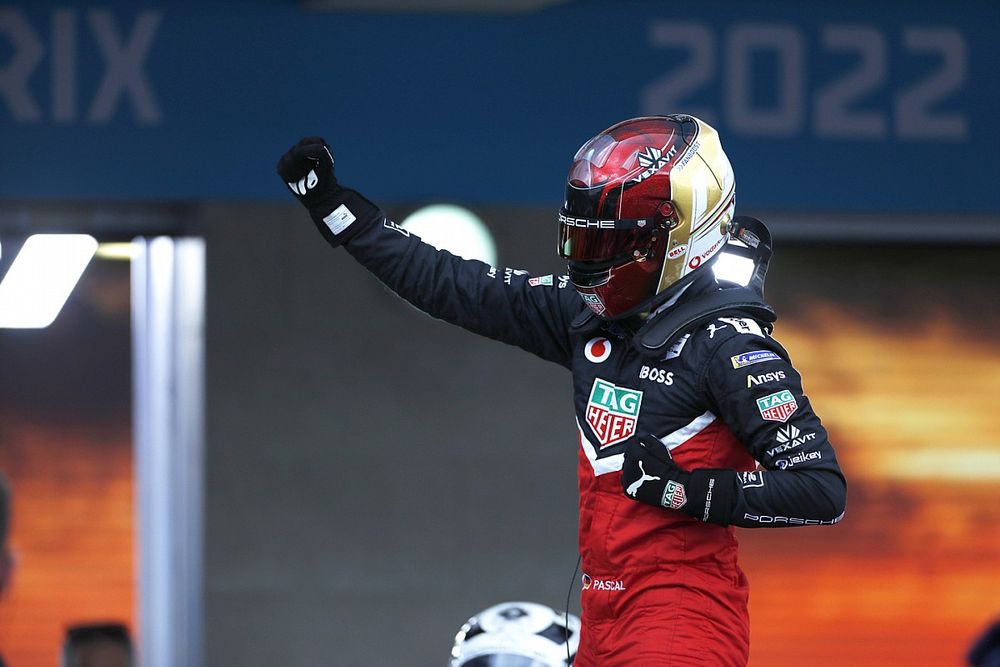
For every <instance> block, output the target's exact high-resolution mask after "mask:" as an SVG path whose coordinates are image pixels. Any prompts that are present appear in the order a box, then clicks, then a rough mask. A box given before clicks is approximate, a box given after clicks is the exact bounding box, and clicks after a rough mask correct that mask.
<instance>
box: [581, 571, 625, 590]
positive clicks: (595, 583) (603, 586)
mask: <svg viewBox="0 0 1000 667" xmlns="http://www.w3.org/2000/svg"><path fill="white" fill-rule="evenodd" d="M580 583H581V586H582V587H583V590H585V591H589V590H595V591H623V590H625V582H624V581H622V580H621V579H594V578H593V577H592V576H590V575H589V574H587V573H586V572H584V573H583V576H582V577H580Z"/></svg>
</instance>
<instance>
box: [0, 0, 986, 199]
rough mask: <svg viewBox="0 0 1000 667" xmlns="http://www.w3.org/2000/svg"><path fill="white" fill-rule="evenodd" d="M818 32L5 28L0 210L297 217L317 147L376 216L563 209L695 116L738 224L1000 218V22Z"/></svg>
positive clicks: (755, 8) (743, 9)
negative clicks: (114, 202) (147, 209)
mask: <svg viewBox="0 0 1000 667" xmlns="http://www.w3.org/2000/svg"><path fill="white" fill-rule="evenodd" d="M805 7H806V5H805V4H804V3H801V2H793V1H780V2H778V1H775V2H754V3H746V2H741V3H735V2H711V1H703V2H699V3H659V2H576V3H572V2H571V3H567V4H565V5H558V6H555V7H552V8H550V9H546V10H543V11H539V12H535V13H527V14H514V15H482V14H402V15H400V14H382V13H370V14H360V13H340V12H310V11H306V10H303V9H302V8H300V7H299V6H298V5H297V4H295V3H291V2H288V3H279V2H254V3H249V2H247V3H235V2H234V3H222V2H199V3H164V4H133V3H125V2H115V1H112V2H105V3H99V2H98V3H73V4H59V3H46V2H31V3H14V4H0V197H4V198H60V199H88V200H89V199H119V200H191V199H223V200H225V199H280V198H286V197H288V193H287V192H286V191H285V190H284V189H283V188H282V187H281V184H280V182H279V181H278V179H277V178H276V176H275V175H274V163H275V162H276V159H277V157H278V156H279V155H280V154H281V153H282V152H283V151H284V150H285V149H286V148H287V147H288V146H289V145H291V144H292V143H294V142H295V141H296V140H297V139H298V138H299V137H300V136H303V135H308V134H319V135H322V136H324V137H326V138H327V140H328V141H329V142H330V143H331V144H332V145H333V147H334V151H335V154H336V156H337V164H338V169H339V172H338V173H339V175H340V178H341V179H342V180H343V181H344V182H346V183H348V184H350V185H352V186H354V187H356V188H358V189H359V190H361V191H363V192H365V193H367V194H368V195H369V196H370V197H372V198H374V199H376V200H378V201H384V202H390V201H393V202H399V201H410V200H428V199H446V200H454V201H463V202H469V203H530V204H549V205H552V206H553V207H556V206H557V205H558V203H559V202H560V201H561V197H562V189H563V183H564V178H565V175H566V170H567V168H568V166H569V163H570V159H571V158H572V156H573V154H574V153H575V151H576V149H577V148H578V147H579V146H580V145H581V144H582V143H583V142H584V141H585V140H586V139H587V138H589V137H590V136H592V135H594V134H596V133H597V132H599V131H600V130H602V129H604V128H605V127H607V126H609V125H611V124H613V123H615V122H617V121H619V120H622V119H624V118H628V117H633V116H638V115H647V114H661V113H670V112H687V113H692V114H694V115H697V116H700V117H702V118H703V119H705V120H706V121H708V122H709V123H711V124H713V125H714V126H716V127H717V128H718V129H719V132H720V135H721V137H722V140H723V146H724V147H725V148H726V151H727V153H728V154H729V156H730V159H731V161H732V163H733V166H734V168H735V170H736V176H737V198H738V201H739V202H740V205H741V207H744V206H748V205H749V206H752V207H757V208H765V207H766V208H780V209H799V210H829V209H833V210H869V211H889V210H893V211H900V210H902V211H920V212H927V211H937V212H942V213H952V212H979V213H983V212H985V213H990V212H997V211H1000V188H997V187H996V186H995V184H994V180H995V179H996V175H997V174H998V173H1000V158H998V155H997V151H998V149H1000V123H998V121H997V118H998V115H1000V83H998V81H1000V77H997V76H996V75H995V72H994V71H993V70H994V68H995V63H997V62H1000V42H998V40H997V39H996V31H997V26H998V25H1000V4H998V3H993V2H986V1H985V0H984V1H981V2H979V1H975V2H974V1H971V0H957V1H956V2H952V3H940V2H928V1H924V0H916V1H914V2H902V1H900V2H894V3H878V4H876V3H872V2H861V1H855V0H851V1H845V2H837V3H809V5H808V11H805V9H804V8H805Z"/></svg>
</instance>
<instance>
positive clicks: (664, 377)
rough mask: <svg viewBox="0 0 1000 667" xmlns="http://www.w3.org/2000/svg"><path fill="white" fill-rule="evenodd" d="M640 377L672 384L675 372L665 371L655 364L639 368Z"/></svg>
mask: <svg viewBox="0 0 1000 667" xmlns="http://www.w3.org/2000/svg"><path fill="white" fill-rule="evenodd" d="M639 379H640V380H649V381H650V382H659V383H660V384H665V385H672V384H673V383H674V372H673V371H665V370H663V369H662V368H655V367H653V366H643V367H642V368H640V369H639Z"/></svg>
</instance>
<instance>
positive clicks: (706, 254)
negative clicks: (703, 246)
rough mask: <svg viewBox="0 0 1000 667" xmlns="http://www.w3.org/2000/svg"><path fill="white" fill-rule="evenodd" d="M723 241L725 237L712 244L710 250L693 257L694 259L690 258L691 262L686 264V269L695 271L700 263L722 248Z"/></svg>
mask: <svg viewBox="0 0 1000 667" xmlns="http://www.w3.org/2000/svg"><path fill="white" fill-rule="evenodd" d="M725 241H726V237H725V236H723V237H722V238H720V239H719V240H717V241H716V242H715V243H713V244H712V247H711V248H709V249H708V250H706V251H705V252H703V253H701V254H700V255H695V256H694V257H692V258H691V260H690V261H689V262H688V268H692V269H697V268H698V267H699V266H701V263H702V262H704V261H705V260H706V259H708V258H710V257H712V256H713V255H714V254H715V253H716V251H717V250H718V249H719V248H721V247H722V244H723V243H725Z"/></svg>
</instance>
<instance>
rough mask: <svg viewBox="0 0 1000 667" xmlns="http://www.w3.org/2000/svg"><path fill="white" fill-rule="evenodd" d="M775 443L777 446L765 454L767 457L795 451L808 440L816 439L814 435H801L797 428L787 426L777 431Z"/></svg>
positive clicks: (790, 425)
mask: <svg viewBox="0 0 1000 667" xmlns="http://www.w3.org/2000/svg"><path fill="white" fill-rule="evenodd" d="M774 439H775V440H776V441H777V443H778V444H777V446H775V447H772V448H771V449H769V450H767V452H765V453H766V454H767V455H768V456H775V455H776V454H780V453H782V452H787V451H788V450H790V449H795V448H796V447H798V446H799V445H804V444H805V443H807V442H809V441H810V440H815V439H816V434H815V433H801V432H800V431H799V429H798V428H796V427H795V426H793V425H792V424H789V425H788V426H782V427H780V428H779V429H778V433H777V435H775V436H774Z"/></svg>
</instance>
